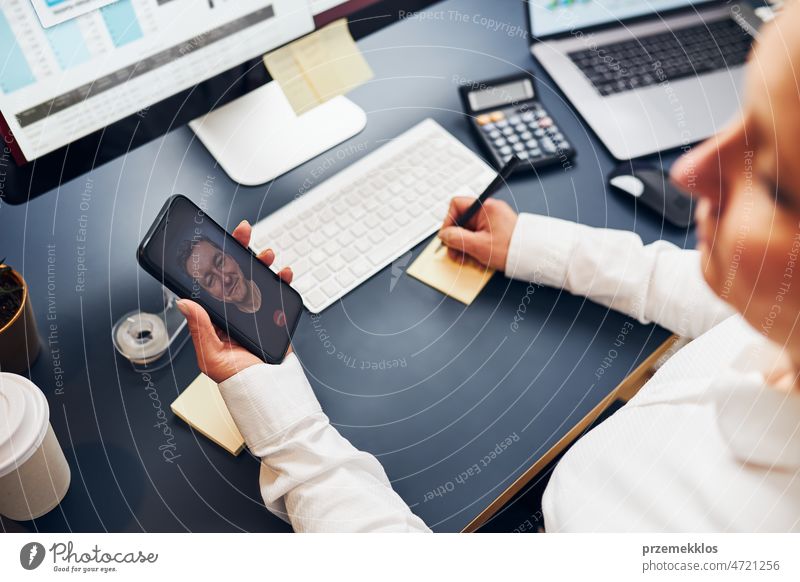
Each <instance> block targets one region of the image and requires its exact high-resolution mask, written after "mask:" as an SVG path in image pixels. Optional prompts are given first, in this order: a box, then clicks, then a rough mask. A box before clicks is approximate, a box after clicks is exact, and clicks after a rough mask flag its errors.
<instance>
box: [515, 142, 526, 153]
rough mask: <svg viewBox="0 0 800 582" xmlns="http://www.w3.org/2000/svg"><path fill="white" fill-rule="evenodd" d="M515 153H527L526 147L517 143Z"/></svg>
mask: <svg viewBox="0 0 800 582" xmlns="http://www.w3.org/2000/svg"><path fill="white" fill-rule="evenodd" d="M514 151H515V152H524V151H525V146H524V145H522V144H521V143H515V144H514Z"/></svg>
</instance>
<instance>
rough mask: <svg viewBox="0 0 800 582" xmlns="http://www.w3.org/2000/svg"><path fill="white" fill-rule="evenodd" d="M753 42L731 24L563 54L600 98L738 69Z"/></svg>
mask: <svg viewBox="0 0 800 582" xmlns="http://www.w3.org/2000/svg"><path fill="white" fill-rule="evenodd" d="M752 40H753V38H752V37H751V36H750V35H749V34H748V33H747V32H745V30H744V29H742V28H741V27H740V26H739V25H738V24H737V23H736V22H735V21H734V20H732V19H725V20H718V21H716V22H711V23H708V24H698V25H695V26H690V27H686V28H679V29H677V30H673V31H670V32H662V33H658V34H653V35H648V36H641V37H638V38H636V39H633V40H627V41H623V42H618V43H613V44H607V45H602V46H600V47H599V48H597V49H588V50H581V51H576V52H571V53H568V56H569V58H570V59H572V62H574V63H575V64H576V65H577V66H578V68H579V69H580V70H581V71H582V72H583V74H584V75H586V76H587V77H588V78H589V80H590V81H591V82H592V84H593V85H594V87H595V89H597V91H598V92H599V93H600V94H601V95H613V94H614V93H621V92H623V91H632V90H634V89H638V88H640V87H647V86H649V85H656V84H658V83H661V82H663V81H675V80H677V79H681V78H684V77H691V76H696V75H700V74H703V73H708V72H710V71H716V70H719V69H723V68H726V67H734V66H736V65H741V64H742V63H744V62H745V59H746V58H747V53H748V52H749V50H750V44H751V42H752Z"/></svg>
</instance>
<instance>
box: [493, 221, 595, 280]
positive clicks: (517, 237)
mask: <svg viewBox="0 0 800 582" xmlns="http://www.w3.org/2000/svg"><path fill="white" fill-rule="evenodd" d="M580 228H581V226H580V225H579V224H577V223H575V222H572V221H569V220H561V219H560V218H553V217H551V216H541V215H538V214H520V215H519V219H518V220H517V226H516V227H515V228H514V233H513V234H512V235H511V243H510V244H509V247H508V257H507V258H506V268H505V273H506V276H508V277H512V278H514V279H521V280H523V281H530V282H533V283H536V284H537V285H548V286H550V287H563V286H564V283H565V282H566V278H567V268H568V266H569V260H570V257H571V256H572V251H573V249H574V247H575V241H576V240H577V238H578V230H579V229H580Z"/></svg>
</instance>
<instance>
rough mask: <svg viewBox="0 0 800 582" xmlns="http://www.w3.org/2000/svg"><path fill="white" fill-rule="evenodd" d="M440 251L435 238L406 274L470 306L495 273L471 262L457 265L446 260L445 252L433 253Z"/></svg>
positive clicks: (443, 250) (450, 260) (449, 259)
mask: <svg viewBox="0 0 800 582" xmlns="http://www.w3.org/2000/svg"><path fill="white" fill-rule="evenodd" d="M439 247H440V243H439V239H438V238H434V239H433V240H432V241H431V243H430V244H429V245H428V246H427V247H425V250H424V251H422V254H421V255H420V256H419V257H417V260H416V261H414V262H413V263H412V264H411V266H410V267H409V268H408V270H407V271H406V273H408V274H409V275H411V276H412V277H414V278H415V279H419V280H420V281H422V282H423V283H425V284H426V285H430V286H431V287H433V288H434V289H436V290H438V291H441V292H442V293H444V294H445V295H449V296H450V297H452V298H453V299H456V300H458V301H461V303H464V304H466V305H469V304H470V303H472V302H473V301H475V298H476V297H477V296H478V293H480V292H481V289H483V288H484V287H485V286H486V283H488V282H489V279H491V278H492V275H494V269H489V268H487V267H482V266H478V265H477V264H474V263H471V262H469V263H457V262H456V261H454V260H452V259H451V258H450V257H448V256H447V250H446V249H442V250H441V251H439V252H436V251H437V250H438V249H439Z"/></svg>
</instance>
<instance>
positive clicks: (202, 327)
mask: <svg viewBox="0 0 800 582" xmlns="http://www.w3.org/2000/svg"><path fill="white" fill-rule="evenodd" d="M234 232H235V234H236V235H237V237H238V238H239V239H241V240H238V241H237V239H236V238H234V237H233V236H231V235H230V234H228V233H227V232H225V230H224V229H223V228H222V227H221V226H219V225H218V224H217V223H216V222H214V221H213V220H211V219H210V218H209V217H208V216H206V215H205V213H204V212H203V210H202V209H201V208H199V207H198V206H197V205H195V204H194V203H193V202H191V201H190V200H189V199H188V198H186V197H185V196H181V195H177V196H173V197H171V198H170V199H169V200H167V202H166V204H165V205H164V207H163V208H162V209H161V211H160V212H159V215H158V217H157V218H156V220H155V222H154V223H153V225H152V226H151V228H150V230H149V231H148V233H147V235H145V237H144V239H143V240H142V243H141V244H140V245H139V251H138V259H139V263H140V264H141V265H142V267H143V268H144V269H145V270H146V271H147V272H148V273H150V274H151V275H152V276H153V277H155V278H156V279H157V280H159V281H160V282H161V283H162V284H163V285H165V286H166V287H167V288H169V289H170V290H172V291H173V292H175V293H176V294H177V295H178V296H180V297H182V298H185V299H191V300H192V301H193V302H194V303H196V304H197V305H199V306H200V307H202V309H201V310H198V309H196V306H194V305H193V304H191V303H190V302H183V303H184V304H183V305H182V311H184V313H185V314H186V315H187V317H188V319H189V323H190V329H192V337H193V339H194V341H195V347H196V348H200V349H198V350H197V351H198V359H199V360H201V359H202V358H204V357H205V358H207V359H214V358H217V359H225V360H229V359H231V357H232V356H235V354H231V353H228V354H222V355H220V354H209V353H201V351H203V352H208V351H210V350H211V349H212V348H219V349H222V348H223V347H224V342H225V339H226V337H225V336H228V337H230V338H231V339H232V340H234V341H235V342H237V343H238V344H240V345H241V346H242V347H243V348H245V349H246V350H247V351H249V352H250V353H251V354H253V355H255V356H256V357H258V358H259V359H261V360H263V361H266V362H268V363H271V364H276V363H280V362H281V361H282V360H283V358H284V357H285V355H286V353H287V351H288V349H289V347H290V345H291V337H292V334H293V333H294V330H295V329H296V327H297V323H298V322H299V320H300V316H301V314H302V311H303V304H302V299H301V297H300V295H299V294H298V293H297V291H295V290H294V289H292V288H291V287H290V286H289V285H288V281H286V280H285V279H289V280H290V277H291V272H290V271H282V273H281V276H279V275H277V274H275V273H273V272H272V271H271V270H270V269H269V268H268V266H267V265H268V264H269V263H271V262H272V260H273V258H274V257H272V256H264V257H262V259H263V260H264V261H265V262H266V264H265V262H262V260H259V257H256V255H255V254H254V253H253V252H252V251H250V249H248V248H247V246H246V244H247V243H248V242H249V236H250V229H249V226H246V227H242V228H237V231H234ZM268 255H269V253H268ZM211 323H213V324H214V325H216V326H217V328H219V330H220V331H221V332H222V333H223V334H224V335H222V336H221V337H220V335H219V334H217V333H216V332H215V333H214V337H208V336H209V330H213V326H212V325H211ZM200 336H202V337H200ZM199 340H200V341H205V342H206V343H207V345H198V341H199ZM215 342H219V344H220V345H219V346H216V345H214V344H215ZM233 347H236V346H235V345H234V346H233ZM227 349H228V351H230V350H231V349H232V348H231V346H228V347H227ZM211 356H213V358H212V357H211ZM235 359H236V358H234V360H235ZM239 359H240V360H241V358H239ZM218 363H219V364H220V365H223V364H224V362H218ZM239 363H241V362H239ZM202 364H203V362H201V368H203V366H202ZM228 364H234V365H233V366H230V368H231V369H233V368H236V365H235V364H236V362H228ZM228 367H229V366H223V368H225V369H227V368H228ZM245 367H246V366H245ZM240 369H241V368H240ZM204 371H205V370H204ZM236 371H239V370H238V369H233V371H232V373H236ZM214 375H220V374H214ZM209 376H211V377H212V378H213V375H212V374H209ZM213 379H215V380H216V381H222V380H224V379H226V378H213Z"/></svg>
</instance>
